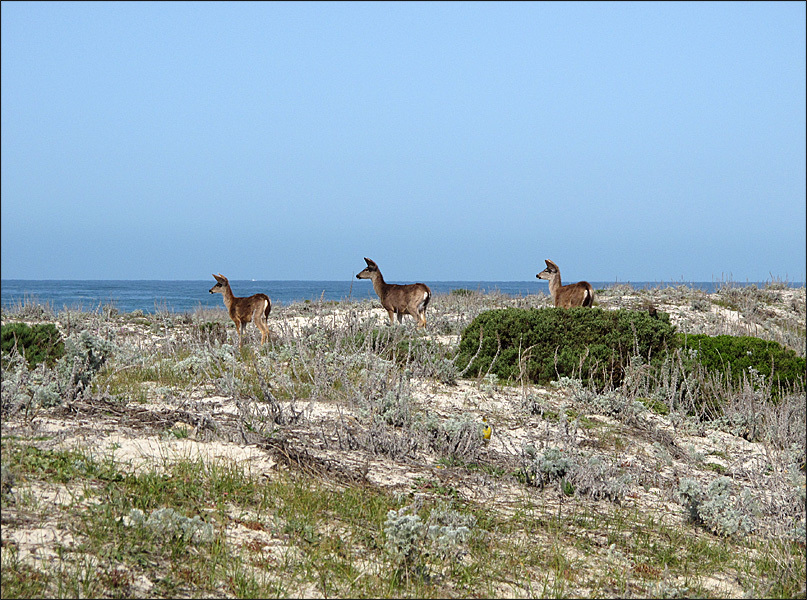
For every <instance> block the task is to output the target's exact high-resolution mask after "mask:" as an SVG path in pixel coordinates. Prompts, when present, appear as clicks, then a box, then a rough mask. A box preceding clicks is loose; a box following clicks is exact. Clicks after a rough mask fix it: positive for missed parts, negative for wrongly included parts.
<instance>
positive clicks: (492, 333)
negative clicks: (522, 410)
mask: <svg viewBox="0 0 807 600" xmlns="http://www.w3.org/2000/svg"><path fill="white" fill-rule="evenodd" d="M480 330H481V331H482V344H481V348H480V342H479V336H480ZM499 344H501V350H500V351H499V355H498V357H496V360H495V362H493V361H494V357H495V356H496V352H497V348H498V347H499ZM676 344H677V340H676V338H675V332H674V328H673V326H672V325H671V324H670V319H669V315H667V314H666V313H657V315H656V316H650V315H649V314H648V313H647V312H646V311H631V310H624V309H622V310H608V311H606V310H602V309H600V308H572V309H562V308H541V309H519V308H506V309H502V310H491V311H487V312H484V313H482V314H480V315H479V316H478V317H477V318H476V319H474V321H473V322H472V323H471V324H470V325H469V326H468V327H467V328H466V329H465V331H463V333H462V339H461V341H460V346H459V352H458V356H457V362H456V364H457V368H458V369H459V370H463V369H465V368H466V367H468V366H469V363H470V368H469V369H468V371H467V372H468V374H470V375H472V376H476V375H479V374H485V373H487V372H488V369H490V372H491V373H494V374H496V375H497V376H498V377H499V378H500V379H504V380H511V381H514V380H517V379H518V378H519V377H520V376H521V374H522V368H523V375H524V376H525V377H526V378H527V379H529V380H530V381H533V382H535V383H540V384H545V383H548V382H549V381H552V380H553V379H557V378H558V377H563V376H566V377H576V378H579V379H582V380H583V381H584V382H586V383H589V382H592V383H594V384H596V385H598V386H601V385H604V384H606V383H612V384H614V385H617V384H619V383H620V382H621V380H622V376H623V372H624V369H625V367H626V366H627V365H628V362H629V360H630V357H631V356H632V355H635V354H639V355H641V356H642V357H644V358H645V359H649V360H651V361H652V360H655V359H656V358H661V357H662V356H663V354H664V352H665V351H666V350H667V348H668V347H674V346H675V345H676ZM477 349H479V352H478V354H477ZM475 355H476V357H475V358H474V356H475ZM519 358H521V363H522V364H521V365H520V364H519ZM491 363H493V364H492V366H491Z"/></svg>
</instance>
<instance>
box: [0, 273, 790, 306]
mask: <svg viewBox="0 0 807 600" xmlns="http://www.w3.org/2000/svg"><path fill="white" fill-rule="evenodd" d="M389 283H404V282H394V281H391V282H389ZM424 283H426V284H427V285H428V286H429V287H430V288H431V290H432V293H434V294H448V293H450V292H451V291H452V290H457V289H465V290H471V291H474V292H481V293H489V292H497V293H502V294H507V295H510V296H527V295H530V294H545V295H548V294H549V286H548V284H547V283H546V282H544V281H539V280H536V279H534V280H532V281H428V282H424ZM590 283H591V285H592V286H594V289H595V290H597V289H604V288H609V287H613V286H614V285H626V284H627V285H630V286H631V287H633V288H635V289H644V288H655V287H678V286H681V285H684V286H687V287H690V288H697V289H702V290H704V291H705V292H707V293H712V292H714V291H716V290H717V289H719V288H720V287H721V286H723V285H727V284H726V283H725V282H671V283H664V282H650V281H640V282H602V281H592V282H590ZM214 284H215V281H213V280H212V279H211V280H210V281H207V280H198V281H196V280H195V281H160V280H52V279H48V280H28V279H3V280H2V281H1V282H0V290H2V294H1V295H2V305H3V308H4V309H7V308H12V307H14V306H17V305H19V304H25V303H28V302H35V303H39V304H46V305H49V306H50V307H51V308H52V309H53V310H55V311H60V310H63V309H65V308H68V309H78V310H84V311H91V310H95V309H98V308H100V307H101V306H104V305H111V306H114V307H115V308H116V309H117V310H119V311H120V312H132V311H134V310H141V311H143V312H145V313H155V312H161V311H168V312H193V311H195V310H197V309H199V308H217V307H223V306H224V302H223V300H222V296H221V294H210V293H209V290H210V288H211V287H213V285H214ZM230 285H231V287H232V289H233V293H234V294H235V295H236V296H251V295H252V294H256V293H258V292H262V293H264V294H266V295H268V296H269V297H270V298H271V299H272V303H273V304H275V305H285V304H291V303H293V302H306V301H308V302H317V301H341V300H364V299H367V298H377V296H376V294H375V292H374V291H373V285H372V283H371V282H370V281H359V280H351V281H244V280H231V281H230ZM730 285H732V286H744V285H752V284H751V283H745V284H738V283H733V282H732V283H731V284H730ZM753 285H758V286H760V287H762V286H764V285H765V283H759V284H753ZM788 285H789V286H791V287H803V285H804V284H803V283H790V284H788Z"/></svg>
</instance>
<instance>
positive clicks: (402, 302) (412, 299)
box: [356, 258, 432, 327]
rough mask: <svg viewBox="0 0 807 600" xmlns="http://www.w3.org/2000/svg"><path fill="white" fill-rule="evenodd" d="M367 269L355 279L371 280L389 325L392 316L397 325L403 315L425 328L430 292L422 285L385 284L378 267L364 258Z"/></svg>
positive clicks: (427, 287) (391, 321)
mask: <svg viewBox="0 0 807 600" xmlns="http://www.w3.org/2000/svg"><path fill="white" fill-rule="evenodd" d="M364 261H365V262H366V263H367V267H366V268H365V269H364V270H363V271H361V272H360V273H357V274H356V279H372V281H373V289H374V290H375V293H376V294H378V297H379V298H380V299H381V306H383V307H384V308H385V309H386V311H387V313H388V314H389V324H390V325H392V324H393V322H394V320H393V315H396V314H397V315H398V323H400V322H401V321H402V320H403V316H404V315H412V316H413V317H414V318H415V320H416V321H417V322H418V325H417V326H418V327H426V307H427V306H428V305H429V300H431V298H432V291H431V290H430V289H429V286H427V285H426V284H424V283H410V284H407V285H397V284H394V283H387V282H385V281H384V277H382V276H381V271H379V270H378V265H377V264H375V263H374V262H373V261H371V260H370V259H369V258H365V259H364Z"/></svg>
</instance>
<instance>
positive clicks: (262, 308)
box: [210, 273, 272, 347]
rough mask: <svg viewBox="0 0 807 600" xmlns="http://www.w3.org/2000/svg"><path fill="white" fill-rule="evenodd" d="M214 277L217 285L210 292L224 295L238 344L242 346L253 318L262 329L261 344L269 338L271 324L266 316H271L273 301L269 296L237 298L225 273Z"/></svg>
mask: <svg viewBox="0 0 807 600" xmlns="http://www.w3.org/2000/svg"><path fill="white" fill-rule="evenodd" d="M213 278H214V279H215V280H216V285H214V286H213V287H212V288H210V293H211V294H223V295H224V306H226V307H227V312H228V313H230V318H231V319H232V320H233V323H235V329H236V331H237V332H238V346H239V347H240V346H241V343H242V337H243V335H244V329H246V326H247V323H249V322H250V321H252V320H254V321H255V325H256V326H257V327H258V329H260V330H261V344H263V343H264V342H265V341H266V340H268V339H269V326H268V325H267V324H266V318H267V317H268V316H269V311H270V310H272V301H271V300H269V296H267V295H266V294H253V295H252V296H249V297H247V298H236V297H235V296H234V295H233V290H232V289H231V288H230V282H229V281H227V278H226V277H225V276H224V275H222V274H221V273H219V274H218V275H215V274H214V275H213Z"/></svg>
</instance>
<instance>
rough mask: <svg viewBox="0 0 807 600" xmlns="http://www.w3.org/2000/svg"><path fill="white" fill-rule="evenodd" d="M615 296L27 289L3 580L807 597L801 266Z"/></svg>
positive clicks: (8, 433) (13, 323)
mask: <svg viewBox="0 0 807 600" xmlns="http://www.w3.org/2000/svg"><path fill="white" fill-rule="evenodd" d="M725 287H727V290H731V289H733V288H732V286H730V285H727V286H725ZM596 298H597V303H598V306H597V307H595V308H593V309H571V310H560V309H555V308H553V307H551V306H550V304H551V302H550V300H549V298H547V296H545V295H541V294H539V295H535V296H527V297H516V298H513V297H508V296H504V295H501V294H496V293H488V294H481V293H478V292H474V291H471V290H462V291H457V292H455V293H452V294H448V295H438V296H435V298H434V299H433V301H432V303H431V304H430V306H429V315H428V319H429V321H428V322H429V325H428V328H427V330H426V331H425V332H422V331H416V330H415V329H414V327H413V325H412V324H411V323H409V324H408V325H407V324H405V325H404V326H399V325H395V326H392V327H390V326H387V325H386V323H387V321H388V318H387V315H386V313H385V311H383V309H381V308H380V306H379V305H378V302H372V301H364V302H341V303H330V302H329V303H325V302H307V303H299V304H292V305H289V306H282V305H279V304H276V305H275V306H274V307H273V311H272V314H271V316H270V318H269V326H270V329H271V336H270V341H269V343H268V344H266V345H264V346H263V347H261V346H259V344H258V343H257V342H258V337H257V333H256V330H255V329H254V328H252V329H248V330H247V331H248V334H251V336H250V335H248V336H247V340H245V344H244V347H243V348H238V339H237V335H236V332H235V330H234V327H233V325H232V323H231V322H230V321H229V318H228V316H227V313H226V312H225V311H224V310H223V309H220V310H203V309H199V310H197V311H196V312H194V313H190V314H174V313H170V312H166V311H163V312H157V313H155V314H143V313H141V312H136V313H128V314H127V313H119V312H118V311H117V310H115V309H114V307H110V306H102V307H98V309H97V310H94V311H82V310H76V309H65V310H62V311H60V312H56V311H54V310H53V308H52V307H48V306H42V305H38V304H36V303H34V302H26V303H23V304H21V305H18V306H16V307H13V308H12V309H9V310H5V309H4V311H3V314H2V322H3V326H2V332H3V355H2V365H3V372H2V406H1V407H0V408H1V410H2V417H3V419H2V510H3V528H2V590H3V597H41V596H57V597H79V596H92V597H131V596H135V597H177V596H184V597H187V596H193V597H198V596H223V597H281V596H283V597H288V596H306V597H312V596H313V597H326V596H337V597H368V596H369V597H389V596H396V597H399V596H403V597H437V596H439V597H457V596H459V597H467V596H486V597H513V596H519V597H522V596H523V597H533V596H540V597H558V598H562V597H691V596H700V597H737V596H741V595H750V596H762V597H804V596H805V584H804V581H805V575H806V573H805V472H804V470H805V426H806V424H807V419H806V417H805V412H807V408H806V407H805V401H804V384H805V366H804V354H805V352H804V350H805V337H804V331H805V328H804V321H805V314H804V306H805V304H804V298H805V290H804V289H803V288H801V289H796V290H791V289H787V288H785V287H784V286H780V285H778V284H777V282H774V283H772V284H771V285H770V286H768V287H762V288H756V289H754V290H751V291H744V290H743V291H739V292H736V293H735V292H733V291H723V290H721V291H720V292H718V293H716V294H704V293H702V292H700V291H697V290H690V289H688V288H684V286H679V287H665V288H658V289H653V290H641V291H638V290H633V289H632V288H630V287H629V286H618V287H616V286H615V287H614V288H609V289H607V290H597V294H596ZM651 307H652V309H653V310H650V308H651ZM763 308H764V312H763V310H762V309H763ZM653 314H655V316H652V315H653ZM405 323H406V321H405ZM560 333H562V335H559V334H560ZM11 339H13V340H14V342H13V343H7V342H6V340H11ZM749 353H750V354H749ZM32 357H35V358H34V359H33V360H32ZM488 428H490V429H488ZM486 431H487V435H485V432H486ZM491 431H492V433H491Z"/></svg>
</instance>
